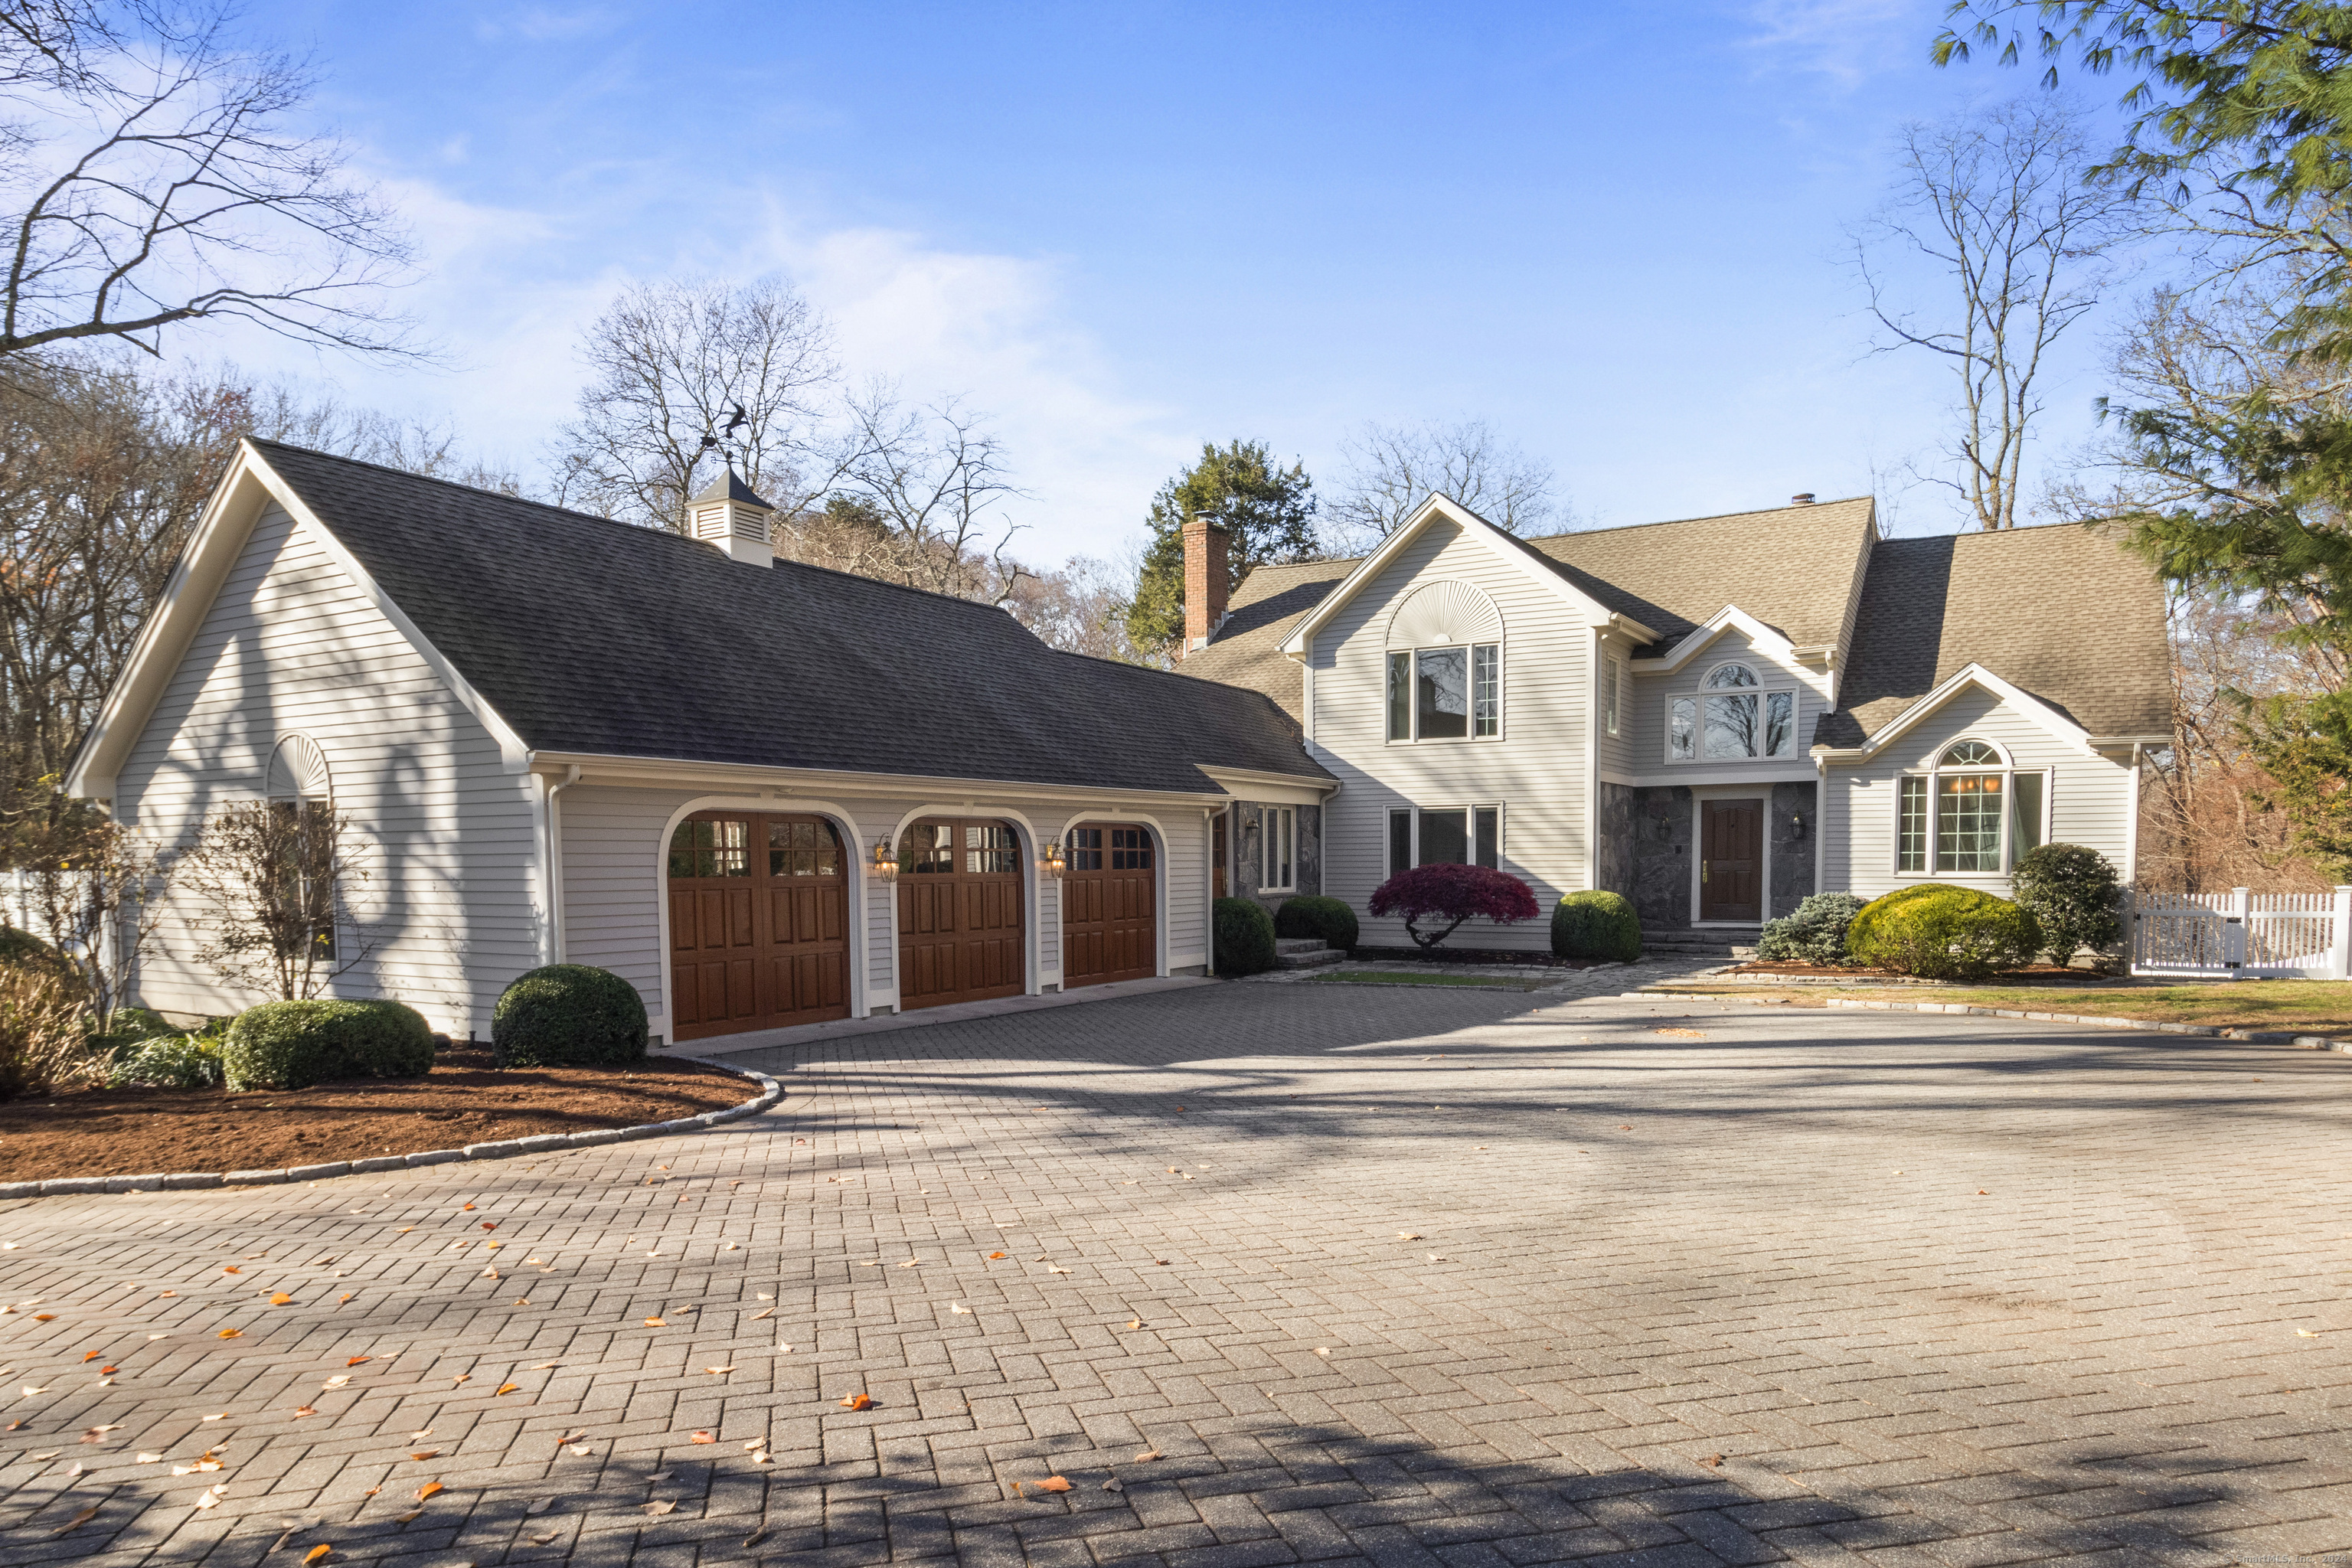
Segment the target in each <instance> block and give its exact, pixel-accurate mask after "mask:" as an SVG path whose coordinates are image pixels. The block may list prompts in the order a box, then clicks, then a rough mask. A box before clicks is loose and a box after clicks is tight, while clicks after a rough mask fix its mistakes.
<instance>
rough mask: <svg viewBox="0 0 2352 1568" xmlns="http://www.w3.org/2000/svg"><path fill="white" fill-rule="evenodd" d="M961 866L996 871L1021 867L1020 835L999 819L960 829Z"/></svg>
mask: <svg viewBox="0 0 2352 1568" xmlns="http://www.w3.org/2000/svg"><path fill="white" fill-rule="evenodd" d="M963 847H964V869H965V870H967V871H980V872H996V873H1003V872H1005V871H1018V870H1019V869H1021V838H1020V836H1019V835H1018V834H1016V833H1014V832H1013V829H1011V828H1010V827H1007V826H1004V825H1003V823H1001V822H988V823H977V824H974V825H973V826H970V827H967V828H965V829H964V830H963Z"/></svg>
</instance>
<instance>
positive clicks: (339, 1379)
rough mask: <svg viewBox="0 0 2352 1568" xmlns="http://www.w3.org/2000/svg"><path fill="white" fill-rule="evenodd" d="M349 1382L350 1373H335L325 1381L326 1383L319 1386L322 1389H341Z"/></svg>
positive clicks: (350, 1378)
mask: <svg viewBox="0 0 2352 1568" xmlns="http://www.w3.org/2000/svg"><path fill="white" fill-rule="evenodd" d="M351 1380H352V1374H351V1373H347V1372H339V1373H335V1375H334V1376H332V1377H331V1378H329V1379H327V1381H326V1382H325V1383H324V1384H320V1386H321V1387H323V1388H341V1387H342V1386H343V1384H347V1383H349V1382H351Z"/></svg>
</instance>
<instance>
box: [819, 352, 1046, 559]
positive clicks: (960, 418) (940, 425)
mask: <svg viewBox="0 0 2352 1568" xmlns="http://www.w3.org/2000/svg"><path fill="white" fill-rule="evenodd" d="M847 410H848V416H849V438H848V441H847V443H846V445H845V457H844V459H843V461H842V465H841V468H842V472H841V480H842V485H841V495H842V496H843V497H844V498H845V502H846V504H845V505H839V506H836V508H835V510H836V511H837V512H844V511H845V512H847V513H849V514H851V515H856V516H860V517H863V518H864V519H866V521H867V522H868V524H869V526H871V527H873V532H872V536H871V537H872V542H871V544H870V546H869V548H868V550H867V552H866V554H865V556H864V558H863V559H862V560H861V562H860V563H859V564H858V565H857V566H856V567H854V568H852V570H855V571H857V572H858V573H859V574H861V575H864V576H868V577H880V578H883V579H885V580H887V581H889V582H896V583H903V584H907V585H908V587H911V588H927V589H929V590H930V591H931V592H932V593H935V594H951V595H955V596H956V597H958V598H964V599H981V600H982V601H984V602H986V603H988V604H992V605H1002V604H1003V603H1004V602H1005V601H1006V600H1007V599H1008V598H1010V597H1011V596H1012V595H1013V591H1014V590H1015V589H1016V588H1017V587H1018V586H1019V584H1020V583H1021V580H1022V579H1023V578H1024V577H1025V576H1027V575H1029V573H1028V572H1027V570H1026V568H1024V567H1023V566H1021V565H1020V563H1017V562H1015V561H1013V560H1012V559H1011V558H1010V557H1008V556H1007V555H1006V554H1005V548H1006V546H1007V545H1009V544H1010V543H1011V542H1012V541H1013V533H1014V532H1015V531H1017V529H1016V526H1015V525H1014V524H1013V523H1011V522H1008V521H1005V520H1004V518H1003V515H1002V514H1001V513H997V512H996V509H997V508H999V507H1000V506H1001V505H1002V504H1003V502H1005V501H1007V500H1012V499H1013V498H1015V497H1017V496H1020V495H1021V494H1023V491H1022V490H1021V489H1020V487H1018V486H1016V485H1015V484H1013V480H1012V477H1011V475H1010V474H1009V473H1008V472H1007V469H1006V467H1005V460H1004V444H1003V440H1002V439H1001V438H1000V437H997V436H996V435H995V433H994V432H992V431H991V430H990V429H989V428H988V422H987V418H986V416H983V415H980V414H976V413H974V412H972V411H971V409H969V408H967V407H965V406H964V405H963V404H962V402H961V400H959V399H956V398H952V397H950V398H944V399H942V400H940V402H938V403H935V404H932V405H929V406H928V407H923V408H909V407H908V406H906V405H904V404H901V403H900V402H899V401H898V397H897V395H895V394H894V393H893V392H892V390H891V389H890V387H889V386H888V385H887V384H883V383H878V382H877V383H876V384H873V385H871V386H869V387H868V388H867V389H866V391H865V392H864V393H863V394H861V395H857V396H854V397H851V398H850V399H848V401H847ZM992 513H996V515H991V514H992ZM874 525H878V526H874ZM992 536H993V540H994V542H993V543H991V542H990V540H991V537H992Z"/></svg>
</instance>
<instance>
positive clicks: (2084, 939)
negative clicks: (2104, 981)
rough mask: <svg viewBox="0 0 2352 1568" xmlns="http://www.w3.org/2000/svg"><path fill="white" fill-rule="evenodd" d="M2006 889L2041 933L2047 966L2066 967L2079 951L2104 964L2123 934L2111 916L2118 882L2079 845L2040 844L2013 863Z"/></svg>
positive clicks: (2119, 897)
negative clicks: (2014, 895) (2014, 864)
mask: <svg viewBox="0 0 2352 1568" xmlns="http://www.w3.org/2000/svg"><path fill="white" fill-rule="evenodd" d="M2010 885H2011V889H2014V891H2015V892H2016V895H2017V902H2018V905H2019V907H2021V909H2023V910H2025V911H2026V912H2027V913H2029V914H2031V915H2032V917H2033V923H2034V924H2036V925H2038V926H2040V927H2041V928H2042V952H2044V953H2046V954H2047V955H2048V956H2049V959H2050V962H2051V963H2062V964H2063V963H2072V962H2073V961H2074V954H2075V953H2076V952H2078V951H2080V950H2081V949H2083V948H2086V947H2087V948H2089V949H2090V950H2091V951H2092V952H2095V953H2096V954H2098V955H2100V958H2101V961H2102V962H2105V957H2106V954H2107V952H2108V950H2109V949H2110V948H2113V947H2114V946H2115V945H2116V942H2117V941H2118V940H2119V939H2120V938H2121V937H2122V935H2123V929H2124V928H2123V921H2122V919H2121V918H2120V917H2119V916H2118V915H2117V913H2116V906H2117V905H2118V904H2119V903H2120V902H2121V901H2122V899H2123V890H2124V884H2123V879H2122V878H2120V877H2118V876H2116V868H2114V867H2113V866H2111V865H2109V864H2108V863H2107V858H2106V857H2105V856H2104V855H2102V854H2100V853H2099V852H2098V851H2097V850H2095V849H2086V848H2084V847H2083V846H2082V845H2080V844H2044V845H2041V846H2039V847H2035V848H2032V849H2029V850H2027V851H2026V852H2025V855H2024V857H2023V858H2021V859H2020V860H2019V861H2018V863H2017V871H2016V873H2015V875H2013V876H2011V878H2010Z"/></svg>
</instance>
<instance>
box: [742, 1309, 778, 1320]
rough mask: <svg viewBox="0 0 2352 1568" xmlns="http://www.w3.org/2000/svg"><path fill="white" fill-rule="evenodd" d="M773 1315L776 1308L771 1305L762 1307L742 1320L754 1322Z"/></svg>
mask: <svg viewBox="0 0 2352 1568" xmlns="http://www.w3.org/2000/svg"><path fill="white" fill-rule="evenodd" d="M775 1315H776V1310H775V1309H774V1308H773V1307H762V1308H761V1309H760V1310H758V1311H756V1312H754V1313H752V1314H751V1316H750V1317H748V1318H746V1319H744V1320H743V1321H745V1322H747V1323H756V1322H758V1321H760V1320H761V1319H762V1318H772V1317H774V1316H775Z"/></svg>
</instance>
